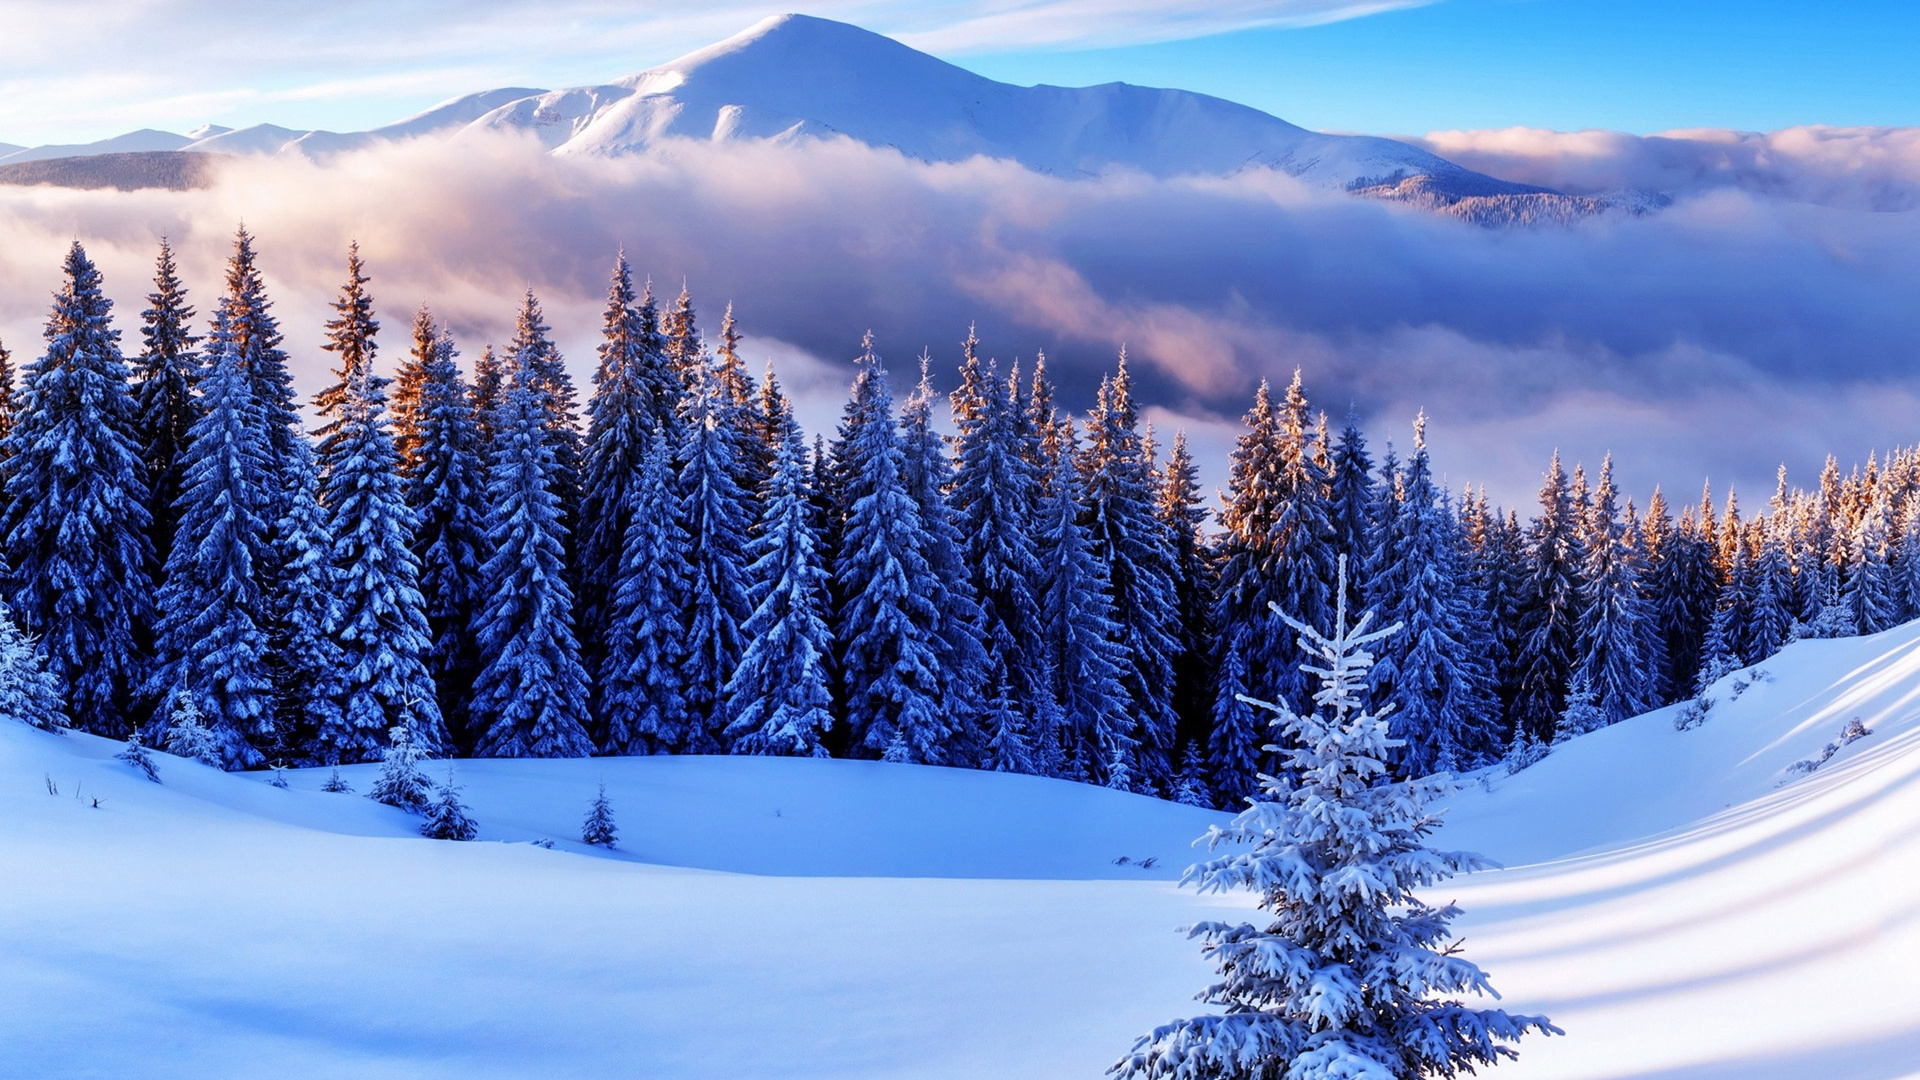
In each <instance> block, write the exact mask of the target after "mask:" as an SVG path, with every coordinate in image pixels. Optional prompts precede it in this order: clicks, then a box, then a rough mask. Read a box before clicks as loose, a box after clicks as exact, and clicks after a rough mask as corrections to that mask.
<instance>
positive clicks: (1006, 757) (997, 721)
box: [976, 652, 1050, 773]
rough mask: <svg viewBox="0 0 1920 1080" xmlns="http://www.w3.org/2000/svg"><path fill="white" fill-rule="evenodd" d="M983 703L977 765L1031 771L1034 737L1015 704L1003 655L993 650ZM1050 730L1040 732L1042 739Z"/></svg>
mask: <svg viewBox="0 0 1920 1080" xmlns="http://www.w3.org/2000/svg"><path fill="white" fill-rule="evenodd" d="M988 665H989V666H988V669H987V674H986V680H987V688H988V689H987V693H986V695H985V696H986V702H985V704H984V707H983V708H982V709H981V719H980V731H979V736H978V737H979V738H980V739H982V740H983V741H984V742H985V745H984V746H983V747H982V748H981V749H980V751H979V753H978V757H977V759H976V760H977V764H978V767H979V768H982V769H986V770H989V771H991V772H1017V773H1032V772H1037V771H1039V770H1038V768H1037V761H1038V755H1037V754H1036V753H1035V749H1034V746H1033V742H1034V740H1033V738H1031V737H1030V736H1029V734H1028V731H1027V724H1026V720H1025V718H1024V717H1022V716H1021V715H1020V713H1019V710H1017V709H1016V708H1015V707H1014V701H1013V680H1012V679H1011V678H1010V677H1009V676H1008V675H1007V661H1006V655H1005V654H1004V653H1001V652H995V653H993V655H992V658H991V659H990V660H989V661H988ZM1048 734H1050V733H1042V736H1041V737H1042V738H1045V737H1047V735H1048Z"/></svg>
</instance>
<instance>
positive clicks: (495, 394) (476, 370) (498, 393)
mask: <svg viewBox="0 0 1920 1080" xmlns="http://www.w3.org/2000/svg"><path fill="white" fill-rule="evenodd" d="M506 378H507V371H506V366H505V365H504V364H502V363H501V362H500V358H499V357H498V356H495V355H494V352H493V346H492V345H488V346H487V347H486V348H484V349H481V350H480V359H478V360H476V361H474V362H473V426H474V427H475V428H476V429H477V430H478V431H479V433H480V441H479V447H480V455H481V458H482V460H483V461H484V460H485V457H486V455H487V454H488V453H489V452H490V451H491V450H492V448H493V436H494V430H493V419H494V416H495V414H497V413H498V412H499V411H500V407H501V406H502V405H503V404H505V402H506V396H507V395H506ZM483 467H484V466H483Z"/></svg>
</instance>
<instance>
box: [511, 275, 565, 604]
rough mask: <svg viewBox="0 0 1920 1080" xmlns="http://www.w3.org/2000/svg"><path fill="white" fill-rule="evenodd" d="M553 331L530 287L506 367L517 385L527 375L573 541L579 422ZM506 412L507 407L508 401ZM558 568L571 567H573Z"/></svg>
mask: <svg viewBox="0 0 1920 1080" xmlns="http://www.w3.org/2000/svg"><path fill="white" fill-rule="evenodd" d="M551 335H552V329H551V328H550V327H548V326H547V319H546V315H545V314H544V313H542V312H541V310H540V301H539V300H538V299H537V298H536V297H535V296H534V295H533V290H532V289H528V290H527V292H526V295H525V296H524V297H523V298H522V299H521V302H520V313H519V315H518V316H517V317H516V318H515V321H514V330H513V340H512V341H511V342H509V343H508V345H507V355H506V358H505V364H506V366H507V369H508V371H510V372H511V380H512V381H513V382H514V383H515V384H518V383H519V382H520V381H521V379H522V375H521V372H526V373H527V374H526V378H528V379H530V380H531V382H530V386H531V388H532V389H533V390H534V391H535V401H536V403H537V404H538V405H539V406H540V410H541V415H542V418H543V425H544V426H543V428H542V430H544V431H545V432H546V440H547V446H548V447H549V448H551V449H552V451H553V463H554V469H555V471H554V474H553V496H554V498H556V499H558V500H559V501H560V524H561V525H562V526H563V527H564V528H565V529H566V536H567V537H568V538H569V539H568V542H569V543H571V542H572V540H571V538H572V536H573V535H574V533H575V532H576V531H577V526H576V523H577V522H578V521H579V518H580V458H581V452H580V422H579V419H580V418H579V407H578V404H577V401H578V395H576V394H575V393H574V389H573V377H572V376H571V375H568V374H567V365H566V361H565V360H564V359H562V358H561V356H560V350H559V348H558V347H556V346H555V345H554V343H553V338H552V336H551ZM506 404H507V405H508V408H509V410H510V409H511V403H510V402H507V403H506ZM562 565H564V566H568V567H571V565H572V564H571V563H570V562H569V563H563V564H562Z"/></svg>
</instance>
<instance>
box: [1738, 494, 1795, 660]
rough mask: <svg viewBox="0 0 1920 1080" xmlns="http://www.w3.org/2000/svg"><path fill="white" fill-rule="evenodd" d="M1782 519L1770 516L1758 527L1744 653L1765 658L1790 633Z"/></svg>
mask: <svg viewBox="0 0 1920 1080" xmlns="http://www.w3.org/2000/svg"><path fill="white" fill-rule="evenodd" d="M1785 531H1786V529H1785V522H1783V521H1780V520H1778V519H1777V518H1775V517H1769V518H1768V519H1767V520H1766V521H1765V522H1763V523H1762V524H1761V526H1760V533H1761V538H1760V551H1759V554H1758V555H1756V556H1755V557H1754V560H1753V603H1752V604H1751V606H1750V607H1749V609H1748V611H1747V627H1746V635H1745V637H1746V642H1747V649H1746V652H1747V655H1749V656H1751V657H1753V658H1754V660H1755V661H1759V660H1764V659H1766V658H1767V657H1769V656H1772V655H1773V654H1774V653H1776V652H1779V651H1780V647H1781V646H1783V645H1785V644H1786V643H1787V641H1788V639H1789V638H1791V637H1792V636H1793V612H1792V610H1791V605H1792V602H1793V569H1792V567H1791V566H1790V565H1789V563H1788V554H1787V542H1788V540H1787V537H1786V535H1785Z"/></svg>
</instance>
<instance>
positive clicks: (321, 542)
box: [267, 439, 378, 765]
mask: <svg viewBox="0 0 1920 1080" xmlns="http://www.w3.org/2000/svg"><path fill="white" fill-rule="evenodd" d="M280 483H281V493H280V499H279V502H280V505H281V506H283V507H285V509H284V510H283V511H282V513H281V517H280V520H279V522H278V523H277V524H276V525H275V527H274V530H273V548H274V561H275V565H277V566H278V567H279V568H280V578H279V581H278V583H277V588H276V589H275V590H274V591H273V592H272V593H271V594H270V595H269V596H268V598H267V605H268V611H269V616H270V619H271V622H270V623H269V633H268V641H269V658H270V663H271V667H272V672H273V676H272V677H273V686H274V694H275V722H274V729H275V734H276V735H277V736H278V738H279V740H280V743H279V746H278V748H277V749H278V751H279V753H278V754H277V755H276V756H285V757H290V758H292V759H293V760H295V761H305V762H310V763H314V764H324V765H337V764H340V762H341V761H343V760H344V761H349V762H352V761H360V760H365V759H369V758H373V757H378V754H377V753H376V752H375V748H376V743H375V742H374V741H373V736H372V733H368V732H357V731H353V730H350V729H349V728H348V727H347V726H346V717H345V714H344V713H343V712H342V711H341V700H342V696H343V693H344V688H345V678H346V673H345V667H344V664H343V660H342V657H343V653H342V650H341V646H340V642H339V640H338V639H337V638H336V636H335V634H336V633H337V629H338V627H339V626H340V625H341V615H342V611H343V607H342V604H341V600H340V593H339V590H340V588H341V585H342V584H343V581H344V579H343V578H342V576H341V575H339V574H336V573H335V572H334V567H333V547H334V544H333V526H332V524H331V522H330V521H329V520H328V515H327V512H326V510H325V508H324V507H322V506H321V505H320V472H319V468H318V466H317V465H316V464H315V462H314V460H313V449H312V447H311V446H310V445H309V444H308V443H307V441H306V440H305V439H301V440H300V441H298V442H296V443H294V444H293V453H292V456H291V457H290V458H289V459H288V460H287V463H286V468H285V470H284V472H283V473H282V475H281V478H280Z"/></svg>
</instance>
